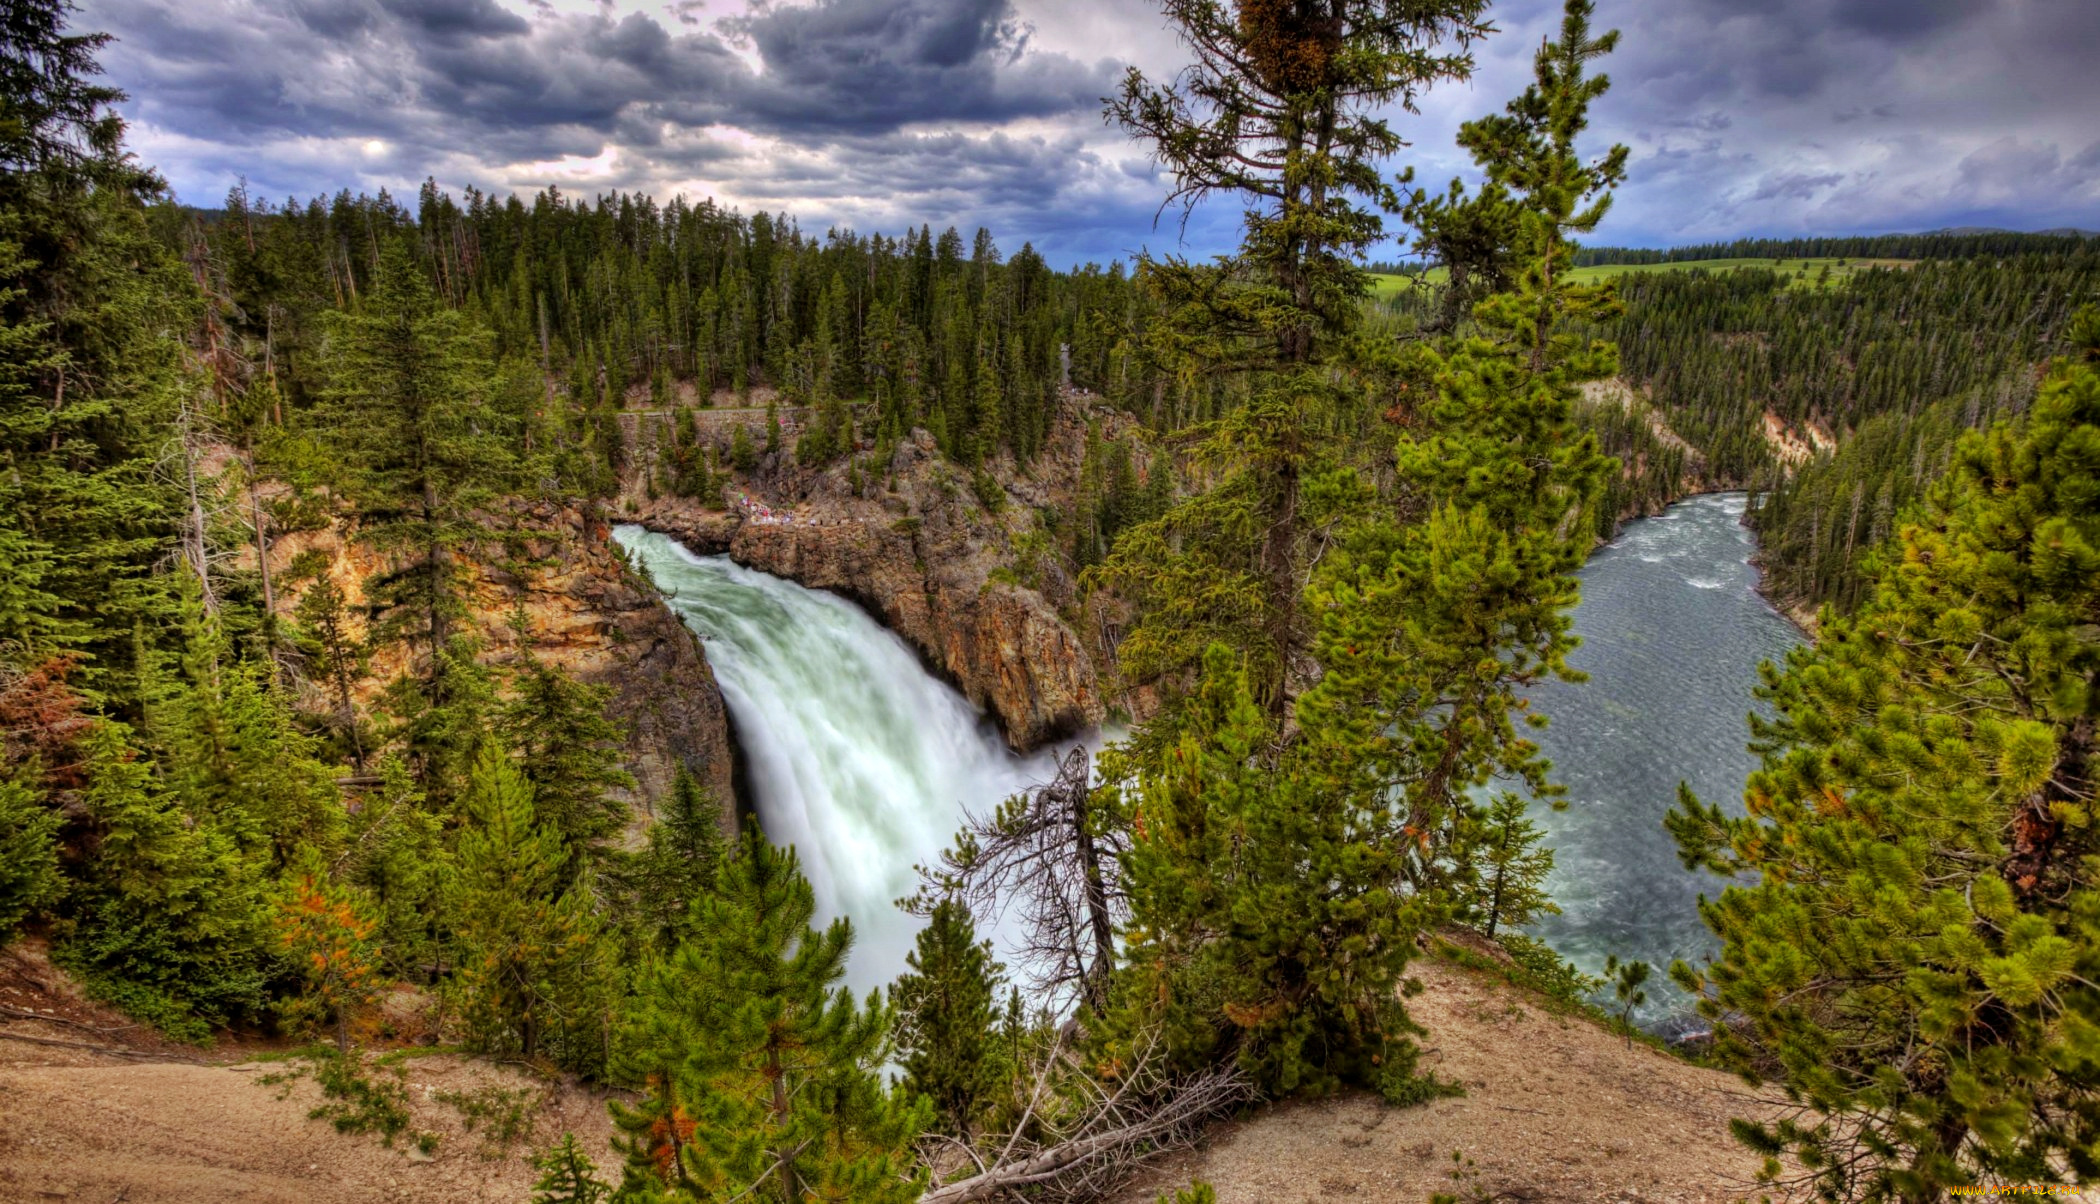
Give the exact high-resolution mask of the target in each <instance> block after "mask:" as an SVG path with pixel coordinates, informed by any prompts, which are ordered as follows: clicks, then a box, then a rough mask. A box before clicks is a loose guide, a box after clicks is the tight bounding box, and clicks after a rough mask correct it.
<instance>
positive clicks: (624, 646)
mask: <svg viewBox="0 0 2100 1204" xmlns="http://www.w3.org/2000/svg"><path fill="white" fill-rule="evenodd" d="M501 521H502V522H503V523H505V524H506V525H508V526H510V527H511V530H510V531H508V532H506V535H507V538H505V539H503V540H501V541H492V542H491V543H490V544H489V545H487V546H484V547H481V548H478V549H472V550H471V551H470V553H469V555H468V557H467V559H468V562H469V563H468V567H467V570H466V571H467V575H468V578H469V584H468V586H467V595H468V598H469V600H470V601H469V609H470V615H469V619H468V621H469V622H470V623H471V624H472V626H473V628H474V630H475V634H476V635H477V637H478V638H479V639H480V640H481V642H482V646H483V648H484V653H483V655H484V658H485V659H486V660H488V661H490V662H491V663H494V664H497V665H505V664H510V663H515V662H516V661H517V660H518V659H519V658H520V657H521V656H522V655H523V654H524V653H525V652H526V651H527V650H529V651H530V652H531V653H532V654H533V655H535V656H538V657H539V658H540V659H541V660H543V661H545V662H547V663H549V664H552V665H556V666H558V667H560V668H561V669H563V670H565V671H567V672H568V673H569V674H571V675H572V676H574V677H576V678H577V679H578V680H581V681H584V682H587V683H590V684H593V685H604V686H609V687H611V689H612V699H611V702H610V704H609V705H608V707H607V711H608V713H609V714H610V715H611V716H612V717H613V718H614V719H616V720H618V721H619V722H620V723H622V724H623V725H624V726H626V728H627V729H628V739H627V745H626V749H625V753H626V755H625V757H624V761H625V764H626V768H627V771H628V772H629V773H631V774H633V775H634V778H635V782H636V785H637V787H638V789H637V791H636V795H637V797H636V798H634V799H632V800H630V801H631V802H633V803H634V804H635V806H636V810H637V811H638V812H639V813H641V814H642V815H646V814H647V811H648V807H649V804H650V802H651V801H652V800H654V799H657V798H660V797H662V796H663V795H664V794H665V793H666V792H667V791H668V790H669V789H670V785H671V781H672V779H673V777H674V776H676V774H677V771H678V767H679V766H680V765H685V766H687V767H689V768H690V769H692V771H693V772H694V773H695V774H697V775H698V776H699V777H700V779H701V780H702V781H703V782H705V783H707V784H708V785H709V786H710V787H711V788H712V789H713V790H714V792H715V796H716V797H717V798H718V799H720V800H721V802H722V806H723V813H724V816H725V822H729V819H730V817H731V816H732V814H733V808H734V800H735V794H734V789H733V782H732V778H731V773H732V769H731V767H732V765H733V763H734V756H733V753H732V750H731V745H730V740H729V726H728V715H727V711H726V710H725V709H724V707H723V704H722V692H721V689H720V688H719V687H718V686H717V685H716V683H715V677H714V672H713V670H712V669H710V668H709V667H708V664H707V657H706V655H705V653H704V652H702V650H701V647H700V641H699V640H698V639H696V638H695V637H694V636H693V634H692V633H691V632H690V631H688V630H687V629H686V627H685V625H684V624H682V623H680V622H679V621H678V619H677V617H676V616H675V615H673V614H672V613H671V612H670V611H669V609H667V608H666V607H665V606H664V605H663V604H662V600H661V599H660V598H658V597H657V595H656V593H655V591H654V590H653V589H652V588H651V587H650V586H649V585H648V583H647V582H645V581H643V580H641V579H640V578H639V577H638V576H636V575H635V574H633V573H631V572H629V571H628V570H627V569H626V568H625V566H624V565H623V564H622V563H621V560H620V557H619V555H618V553H617V551H616V550H615V549H614V547H613V546H612V543H611V541H610V539H609V533H608V531H607V529H606V527H605V526H604V524H602V523H597V522H592V521H590V520H588V519H586V518H585V517H584V516H583V515H582V514H581V513H579V512H578V511H576V510H573V509H568V508H560V507H555V506H538V507H532V508H527V509H522V510H519V511H516V512H513V513H509V514H506V515H504V516H502V520H501ZM309 551H313V552H319V553H321V554H322V555H323V556H325V557H326V558H327V559H326V567H325V569H324V570H323V571H324V572H326V573H327V575H328V576H329V577H331V578H332V579H334V581H335V582H336V584H337V585H338V587H340V588H341V589H342V590H343V591H344V594H345V596H346V599H347V601H348V602H349V603H350V606H351V607H352V608H353V610H354V609H355V608H356V607H357V606H358V605H359V604H360V603H361V602H362V601H363V598H364V588H363V587H364V582H365V581H366V580H367V579H369V578H370V577H371V576H372V575H373V574H374V573H377V572H379V571H381V570H382V569H384V568H385V567H386V564H387V562H386V558H385V557H384V556H383V555H381V554H380V553H378V552H376V551H374V550H373V549H372V548H371V547H370V546H369V545H368V544H365V543H363V542H361V541H360V540H358V538H357V536H356V532H355V530H354V528H349V527H345V526H343V525H341V524H338V525H337V526H334V527H331V528H329V529H326V530H321V531H303V532H296V533H293V534H289V535H286V536H284V537H283V538H281V539H279V540H277V541H276V543H275V544H274V545H273V546H272V547H271V555H270V561H271V564H272V567H273V568H274V570H275V571H276V572H277V573H278V574H280V575H282V574H284V573H286V572H287V570H289V569H290V567H291V564H292V561H293V560H294V558H296V557H298V556H299V555H300V554H301V553H302V552H309ZM312 580H313V579H312V578H307V579H305V580H301V581H297V582H288V583H287V585H286V587H285V588H283V589H281V590H280V591H279V593H278V597H277V603H278V606H279V608H280V609H281V610H283V611H285V612H287V613H289V612H290V611H291V610H292V609H293V608H294V607H296V606H297V605H298V601H299V598H300V597H301V596H302V594H303V593H304V591H305V590H306V589H307V588H309V587H310V586H311V583H312ZM357 634H359V635H360V636H361V635H362V632H359V633H357ZM415 652H416V650H412V649H409V648H406V647H403V646H401V645H399V644H395V645H390V646H388V647H386V648H384V649H382V650H380V651H379V652H378V653H377V654H376V655H375V656H374V657H373V658H372V661H371V664H370V666H369V672H368V673H367V674H366V676H365V677H364V679H363V680H362V681H360V682H359V683H358V687H357V691H356V693H357V700H358V702H359V703H360V705H364V704H368V703H370V702H371V701H372V699H373V697H374V696H375V695H377V694H378V692H379V691H380V689H381V688H383V686H384V685H385V683H386V682H388V681H390V680H392V679H394V678H395V677H397V676H398V675H399V674H400V673H401V672H402V671H403V670H404V669H406V668H408V666H409V658H410V657H411V656H412V655H414V654H415ZM313 702H314V703H315V704H316V705H317V706H322V707H325V706H326V705H327V704H326V701H325V700H324V699H321V698H319V697H316V698H315V699H314V700H313Z"/></svg>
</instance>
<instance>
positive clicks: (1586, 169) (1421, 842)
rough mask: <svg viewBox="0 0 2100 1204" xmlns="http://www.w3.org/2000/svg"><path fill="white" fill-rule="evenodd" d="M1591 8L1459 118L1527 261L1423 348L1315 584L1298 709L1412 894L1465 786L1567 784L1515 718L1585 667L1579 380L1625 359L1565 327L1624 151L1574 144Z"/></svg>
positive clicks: (1453, 876)
mask: <svg viewBox="0 0 2100 1204" xmlns="http://www.w3.org/2000/svg"><path fill="white" fill-rule="evenodd" d="M1590 7H1591V6H1590V5H1589V4H1588V3H1587V2H1586V0H1570V2H1569V3H1568V5H1567V11H1566V16H1565V19H1564V21H1563V24H1562V29H1561V35H1560V37H1559V39H1558V40H1555V41H1550V42H1547V43H1546V44H1545V45H1544V46H1543V47H1542V48H1541V49H1540V51H1539V52H1538V56H1537V61H1536V72H1537V79H1536V82H1535V83H1534V84H1533V85H1532V86H1531V87H1529V88H1528V89H1527V90H1526V91H1525V92H1524V94H1523V95H1522V96H1520V97H1519V98H1517V99H1516V100H1515V101H1512V102H1511V103H1510V105H1509V106H1508V108H1507V110H1506V111H1505V112H1504V113H1503V114H1499V115H1495V116H1490V117H1486V118H1483V119H1481V120H1479V121H1475V122H1470V123H1468V124H1467V125H1466V126H1465V127H1463V129H1462V131H1461V134H1460V141H1461V142H1462V143H1463V144H1465V145H1466V146H1467V147H1469V148H1470V149H1471V150H1472V151H1473V153H1474V155H1475V157H1476V159H1478V161H1479V162H1480V163H1481V165H1482V168H1483V169H1484V171H1485V172H1486V173H1487V175H1488V177H1489V179H1490V180H1491V181H1493V182H1496V183H1497V184H1499V185H1500V186H1502V187H1505V188H1506V189H1507V190H1508V194H1509V195H1510V196H1511V197H1512V198H1513V201H1514V203H1515V204H1516V206H1517V213H1516V220H1515V223H1514V225H1513V227H1512V237H1513V239H1514V243H1513V246H1514V253H1515V256H1516V258H1517V260H1518V261H1519V262H1520V263H1521V264H1522V268H1521V270H1520V271H1519V272H1518V273H1517V275H1516V281H1515V285H1514V288H1513V290H1512V291H1510V292H1506V293H1500V294H1496V295H1494V296H1492V297H1489V298H1488V299H1487V300H1485V301H1483V302H1482V303H1481V304H1480V306H1479V307H1478V308H1477V310H1476V311H1475V315H1474V322H1475V325H1476V329H1474V330H1472V331H1469V332H1467V333H1466V334H1464V335H1463V336H1461V337H1458V338H1456V339H1454V340H1451V341H1450V342H1449V343H1447V344H1446V345H1444V346H1441V347H1429V348H1425V349H1424V351H1423V352H1422V356H1423V359H1422V362H1421V364H1420V367H1421V369H1422V370H1424V371H1425V372H1426V374H1427V376H1428V384H1429V386H1430V387H1429V388H1427V389H1423V390H1414V391H1411V392H1410V394H1409V396H1419V397H1420V400H1419V401H1417V402H1414V403H1411V404H1410V405H1409V407H1408V408H1410V409H1412V410H1413V411H1414V412H1413V413H1409V414H1407V415H1405V421H1404V422H1403V428H1404V429H1403V433H1402V435H1401V437H1400V438H1399V440H1398V443H1397V447H1396V457H1395V468H1396V472H1397V476H1398V480H1399V487H1400V496H1399V497H1398V499H1396V501H1397V504H1396V505H1395V507H1394V508H1393V511H1392V512H1390V513H1375V512H1374V513H1373V514H1371V515H1370V516H1369V517H1367V518H1366V519H1365V520H1364V521H1362V522H1360V523H1357V524H1355V525H1353V526H1351V527H1348V528H1346V529H1345V531H1344V534H1343V537H1342V538H1341V539H1340V540H1338V541H1337V545H1336V548H1335V552H1334V554H1332V555H1330V556H1329V557H1328V558H1327V560H1326V561H1325V562H1324V563H1323V564H1322V566H1321V570H1320V572H1319V574H1318V575H1317V576H1316V578H1315V580H1314V582H1313V585H1312V588H1311V590H1310V591H1309V597H1310V599H1311V604H1312V607H1313V609H1314V610H1315V611H1316V612H1317V613H1318V614H1319V615H1320V619H1321V622H1320V627H1319V631H1318V634H1317V638H1316V643H1315V654H1316V657H1317V659H1318V663H1319V666H1320V670H1321V675H1320V680H1319V683H1318V684H1317V685H1316V686H1314V687H1313V688H1312V689H1311V690H1309V691H1308V692H1307V693H1306V695H1305V697H1304V698H1303V699H1302V700H1301V702H1300V705H1299V708H1298V718H1299V720H1300V722H1301V724H1302V725H1303V728H1304V732H1305V738H1306V739H1307V740H1308V741H1311V742H1313V743H1315V744H1318V745H1324V746H1325V747H1326V749H1327V751H1326V753H1325V755H1323V756H1321V757H1320V758H1318V759H1317V763H1318V764H1321V765H1324V766H1326V767H1328V768H1329V769H1330V770H1331V771H1332V773H1333V775H1334V783H1335V786H1334V788H1335V789H1337V790H1340V791H1344V792H1347V791H1350V790H1353V789H1357V788H1359V787H1358V785H1357V784H1356V783H1355V782H1354V781H1353V779H1355V778H1358V777H1361V778H1363V779H1364V780H1367V781H1369V782H1373V783H1382V784H1384V785H1385V786H1386V787H1387V788H1389V789H1392V790H1394V791H1395V792H1396V794H1397V797H1398V798H1399V800H1400V803H1401V807H1402V811H1403V814H1402V816H1401V817H1400V820H1399V823H1400V827H1401V830H1403V831H1404V832H1405V833H1406V834H1407V836H1408V843H1409V844H1410V846H1411V847H1412V850H1413V851H1412V852H1411V854H1410V856H1409V859H1408V863H1407V867H1406V871H1405V878H1406V881H1407V882H1408V883H1409V884H1410V885H1411V886H1412V887H1413V888H1414V889H1416V890H1421V891H1437V892H1441V891H1444V890H1446V889H1448V888H1449V887H1450V886H1452V885H1453V884H1454V881H1457V882H1458V883H1459V884H1460V885H1463V884H1464V880H1465V879H1466V878H1467V877H1468V876H1469V872H1470V871H1469V870H1467V867H1468V853H1467V850H1466V849H1465V848H1464V845H1465V844H1466V843H1467V842H1468V840H1469V838H1470V834H1471V833H1473V832H1476V831H1477V830H1478V824H1477V822H1476V821H1477V819H1478V814H1479V811H1480V805H1479V804H1478V803H1477V802H1476V801H1474V800H1473V798H1472V797H1471V795H1470V791H1472V790H1473V789H1476V788H1478V787H1481V786H1484V785H1486V784H1487V782H1488V781H1489V780H1490V779H1491V778H1495V777H1500V778H1503V779H1505V780H1516V781H1521V782H1523V783H1524V784H1525V786H1526V788H1527V789H1528V790H1529V791H1530V792H1531V793H1532V794H1533V795H1534V796H1536V797H1544V798H1549V799H1551V798H1555V797H1557V796H1558V794H1559V790H1558V788H1557V787H1555V786H1554V785H1553V784H1552V783H1551V782H1550V781H1549V780H1548V778H1547V770H1548V768H1549V766H1548V765H1547V763H1546V762H1545V761H1544V759H1543V758H1542V757H1540V755H1539V752H1538V747H1537V745H1535V744H1534V743H1532V742H1531V741H1529V740H1527V739H1524V738H1523V737H1522V735H1521V734H1520V733H1519V730H1518V723H1519V721H1520V720H1521V721H1522V722H1524V723H1527V724H1543V722H1544V718H1543V717H1542V716H1537V715H1533V714H1531V713H1530V712H1529V702H1528V700H1527V699H1526V698H1525V696H1524V691H1525V689H1526V687H1528V686H1529V685H1531V684H1533V683H1535V682H1538V681H1541V680H1544V679H1546V678H1548V677H1554V676H1558V677H1561V678H1564V679H1569V680H1580V675H1579V674H1578V673H1576V672H1575V671H1574V670H1573V669H1571V668H1570V667H1569V666H1568V664H1567V654H1568V653H1569V652H1570V651H1571V650H1572V649H1573V648H1574V646H1575V639H1574V637H1573V635H1572V634H1571V633H1570V631H1569V618H1568V616H1569V613H1570V611H1571V610H1572V608H1573V606H1574V604H1575V600H1576V591H1577V586H1576V581H1575V578H1574V577H1573V575H1572V573H1573V570H1574V569H1575V568H1576V567H1578V566H1579V565H1580V564H1581V563H1582V559H1583V557H1584V556H1585V555H1586V554H1587V553H1588V551H1589V547H1590V529H1591V528H1590V525H1589V523H1588V522H1587V515H1588V513H1589V508H1590V507H1591V506H1592V505H1593V504H1594V500H1595V498H1596V496H1597V493H1598V490H1599V487H1600V485H1601V482H1602V479H1603V476H1604V473H1605V471H1606V470H1607V469H1608V468H1609V467H1610V461H1609V460H1607V459H1606V458H1605V457H1603V456H1602V455H1601V454H1600V453H1599V452H1598V451H1597V447H1596V442H1595V440H1594V439H1593V438H1592V437H1590V436H1588V435H1586V434H1579V433H1578V431H1577V428H1576V426H1575V423H1574V410H1575V401H1576V399H1577V397H1578V396H1579V386H1580V384H1581V383H1582V382H1583V381H1586V380H1593V379H1597V378H1600V377H1603V376H1608V375H1609V374H1610V373H1611V371H1612V369H1613V365H1614V364H1615V362H1616V359H1615V350H1614V348H1613V347H1612V346H1611V345H1610V344H1609V343H1602V342H1598V341H1596V340H1594V339H1593V338H1591V337H1589V336H1588V335H1587V334H1585V333H1582V332H1581V329H1582V328H1581V327H1580V326H1579V325H1577V323H1579V322H1581V321H1583V320H1585V319H1591V318H1594V317H1595V316H1596V315H1598V314H1601V313H1605V312H1609V310H1610V307H1611V305H1612V299H1611V293H1610V290H1609V287H1608V286H1590V285H1581V284H1576V283H1574V282H1573V281H1572V279H1571V277H1570V274H1569V272H1570V267H1571V257H1572V254H1573V245H1572V243H1571V242H1570V236H1571V235H1573V234H1576V233H1580V232H1582V231H1585V230H1588V229H1591V228H1593V227H1594V226H1595V225H1596V223H1597V222H1598V221H1599V220H1600V219H1601V218H1602V217H1603V215H1604V212H1605V209H1606V207H1607V206H1608V204H1609V201H1610V193H1609V190H1610V188H1611V187H1612V185H1614V184H1615V183H1616V182H1617V181H1618V180H1619V178H1620V176H1621V175H1622V174H1623V167H1624V162H1625V157H1626V152H1625V148H1623V147H1614V148H1613V149H1612V150H1611V151H1610V152H1608V153H1607V154H1605V155H1604V156H1602V157H1601V158H1599V159H1597V160H1595V161H1586V160H1585V159H1583V158H1582V156H1581V155H1580V154H1579V152H1578V151H1577V148H1576V145H1575V141H1576V138H1577V136H1578V135H1579V134H1580V133H1581V132H1582V130H1583V128H1584V126H1585V123H1586V121H1587V111H1588V106H1589V104H1590V102H1591V101H1593V100H1594V99H1595V98H1596V97H1597V96H1598V95H1601V94H1602V93H1603V91H1604V89H1605V88H1606V87H1607V86H1608V81H1607V80H1606V78H1605V77H1603V76H1596V77H1590V76H1588V75H1587V74H1586V71H1587V68H1588V65H1589V63H1590V62H1591V61H1592V60H1594V59H1596V58H1598V57H1600V56H1601V55H1603V54H1605V53H1607V52H1608V51H1609V50H1610V49H1611V47H1612V45H1613V44H1614V43H1615V42H1616V40H1617V35H1616V34H1615V33H1607V34H1604V35H1601V36H1592V34H1591V32H1590V28H1589V13H1590ZM1457 871H1467V872H1463V873H1461V872H1457Z"/></svg>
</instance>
